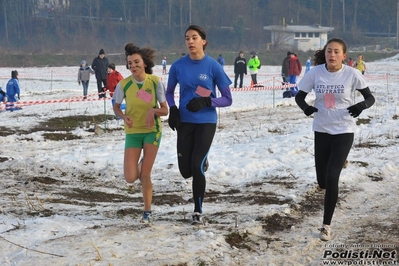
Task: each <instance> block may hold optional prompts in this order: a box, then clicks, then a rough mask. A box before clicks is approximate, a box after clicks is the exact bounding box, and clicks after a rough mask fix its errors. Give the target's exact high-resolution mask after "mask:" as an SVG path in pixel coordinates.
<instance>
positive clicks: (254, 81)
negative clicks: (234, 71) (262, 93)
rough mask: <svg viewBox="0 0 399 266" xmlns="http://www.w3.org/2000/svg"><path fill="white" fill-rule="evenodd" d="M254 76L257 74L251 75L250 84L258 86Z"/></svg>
mask: <svg viewBox="0 0 399 266" xmlns="http://www.w3.org/2000/svg"><path fill="white" fill-rule="evenodd" d="M256 75H257V74H251V79H252V83H253V84H254V85H256V84H258V81H257V80H256Z"/></svg>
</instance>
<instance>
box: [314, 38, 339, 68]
mask: <svg viewBox="0 0 399 266" xmlns="http://www.w3.org/2000/svg"><path fill="white" fill-rule="evenodd" d="M332 42H336V43H339V44H341V46H342V50H343V52H344V54H346V50H347V46H346V43H345V41H344V40H342V39H339V38H332V39H330V40H328V42H327V43H326V45H324V47H323V49H322V50H317V51H316V52H315V53H314V65H315V66H317V65H322V64H325V63H326V49H327V45H329V44H330V43H332Z"/></svg>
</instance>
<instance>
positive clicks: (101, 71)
mask: <svg viewBox="0 0 399 266" xmlns="http://www.w3.org/2000/svg"><path fill="white" fill-rule="evenodd" d="M91 68H92V69H93V70H94V72H96V79H97V90H98V98H105V93H104V91H103V88H104V87H107V76H108V72H107V69H108V58H106V57H105V52H104V49H101V50H100V52H99V53H98V56H97V57H96V58H94V60H93V63H92V64H91Z"/></svg>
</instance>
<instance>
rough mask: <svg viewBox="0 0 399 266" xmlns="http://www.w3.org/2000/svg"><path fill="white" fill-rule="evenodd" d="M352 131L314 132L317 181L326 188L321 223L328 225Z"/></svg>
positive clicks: (336, 198)
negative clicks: (335, 132)
mask: <svg viewBox="0 0 399 266" xmlns="http://www.w3.org/2000/svg"><path fill="white" fill-rule="evenodd" d="M353 136H354V134H353V133H345V134H338V135H330V134H327V133H320V132H315V139H314V142H315V144H314V148H315V154H314V156H315V163H316V176H317V183H318V184H319V186H320V188H322V189H326V194H325V198H324V217H323V224H327V225H330V224H331V220H332V217H333V214H334V210H335V205H336V204H337V200H338V181H339V176H340V174H341V170H342V167H343V166H344V163H345V160H346V158H347V157H348V154H349V151H350V149H351V147H352V144H353Z"/></svg>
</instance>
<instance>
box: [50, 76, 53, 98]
mask: <svg viewBox="0 0 399 266" xmlns="http://www.w3.org/2000/svg"><path fill="white" fill-rule="evenodd" d="M50 94H53V70H51V71H50Z"/></svg>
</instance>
